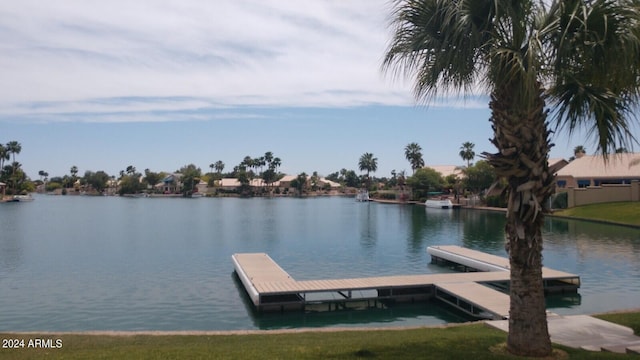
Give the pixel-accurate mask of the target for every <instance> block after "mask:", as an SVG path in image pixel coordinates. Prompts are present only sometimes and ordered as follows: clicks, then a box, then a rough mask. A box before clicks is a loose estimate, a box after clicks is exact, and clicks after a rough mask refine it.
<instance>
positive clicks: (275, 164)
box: [269, 157, 282, 171]
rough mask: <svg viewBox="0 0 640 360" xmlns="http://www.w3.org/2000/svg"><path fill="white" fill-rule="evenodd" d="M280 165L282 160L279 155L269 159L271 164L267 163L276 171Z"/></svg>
mask: <svg viewBox="0 0 640 360" xmlns="http://www.w3.org/2000/svg"><path fill="white" fill-rule="evenodd" d="M280 166H282V160H280V158H279V157H274V158H273V160H271V164H270V165H269V167H270V168H271V169H273V171H278V168H279V167H280Z"/></svg>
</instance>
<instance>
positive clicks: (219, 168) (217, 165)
mask: <svg viewBox="0 0 640 360" xmlns="http://www.w3.org/2000/svg"><path fill="white" fill-rule="evenodd" d="M213 167H214V168H215V169H216V171H217V172H218V174H221V173H222V170H224V163H223V162H222V160H218V161H216V163H215V164H213Z"/></svg>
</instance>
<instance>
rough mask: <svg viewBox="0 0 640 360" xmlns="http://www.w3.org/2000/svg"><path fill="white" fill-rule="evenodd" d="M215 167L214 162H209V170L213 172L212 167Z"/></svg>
mask: <svg viewBox="0 0 640 360" xmlns="http://www.w3.org/2000/svg"><path fill="white" fill-rule="evenodd" d="M214 167H216V165H215V164H214V163H211V164H209V169H211V172H213V168H214Z"/></svg>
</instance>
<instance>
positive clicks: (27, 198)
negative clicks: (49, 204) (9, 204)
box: [10, 195, 33, 202]
mask: <svg viewBox="0 0 640 360" xmlns="http://www.w3.org/2000/svg"><path fill="white" fill-rule="evenodd" d="M10 201H13V202H27V201H33V196H31V195H13V197H12V198H11V200H10Z"/></svg>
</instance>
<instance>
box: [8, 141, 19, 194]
mask: <svg viewBox="0 0 640 360" xmlns="http://www.w3.org/2000/svg"><path fill="white" fill-rule="evenodd" d="M21 151H22V145H20V143H19V142H17V141H9V142H8V143H7V153H8V154H11V155H12V158H13V161H12V170H11V179H12V180H13V193H14V194H15V192H16V185H17V179H15V176H16V170H17V168H16V165H15V164H17V162H16V154H20V152H21Z"/></svg>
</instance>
